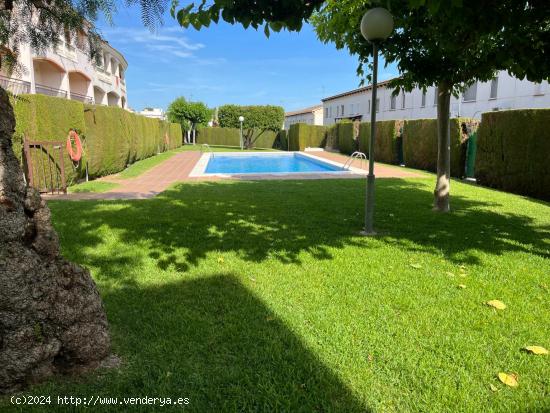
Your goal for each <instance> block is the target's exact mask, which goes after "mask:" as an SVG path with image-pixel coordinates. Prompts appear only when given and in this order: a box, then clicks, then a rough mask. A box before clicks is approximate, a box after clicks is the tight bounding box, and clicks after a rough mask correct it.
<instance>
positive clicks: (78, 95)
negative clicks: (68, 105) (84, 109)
mask: <svg viewBox="0 0 550 413" xmlns="http://www.w3.org/2000/svg"><path fill="white" fill-rule="evenodd" d="M70 93H71V99H72V100H78V101H80V102H84V103H90V104H92V103H94V98H93V97H91V96H88V95H83V94H81V93H76V92H70Z"/></svg>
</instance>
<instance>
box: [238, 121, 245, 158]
mask: <svg viewBox="0 0 550 413" xmlns="http://www.w3.org/2000/svg"><path fill="white" fill-rule="evenodd" d="M239 122H241V151H242V150H243V144H244V143H243V122H244V116H239Z"/></svg>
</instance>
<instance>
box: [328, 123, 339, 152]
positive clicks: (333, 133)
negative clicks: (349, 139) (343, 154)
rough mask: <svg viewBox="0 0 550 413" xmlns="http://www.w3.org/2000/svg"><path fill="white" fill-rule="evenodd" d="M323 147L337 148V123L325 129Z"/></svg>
mask: <svg viewBox="0 0 550 413" xmlns="http://www.w3.org/2000/svg"><path fill="white" fill-rule="evenodd" d="M325 148H326V149H330V150H338V124H337V123H335V124H334V125H332V126H329V127H328V128H327V130H326V142H325Z"/></svg>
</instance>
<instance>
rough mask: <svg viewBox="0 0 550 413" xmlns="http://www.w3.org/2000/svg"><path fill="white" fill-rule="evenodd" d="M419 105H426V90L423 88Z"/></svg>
mask: <svg viewBox="0 0 550 413" xmlns="http://www.w3.org/2000/svg"><path fill="white" fill-rule="evenodd" d="M420 107H421V108H425V107H426V91H425V90H423V91H422V103H421V104H420Z"/></svg>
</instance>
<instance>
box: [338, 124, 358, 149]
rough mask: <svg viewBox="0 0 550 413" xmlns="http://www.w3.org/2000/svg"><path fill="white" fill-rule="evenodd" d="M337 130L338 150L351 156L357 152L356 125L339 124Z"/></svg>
mask: <svg viewBox="0 0 550 413" xmlns="http://www.w3.org/2000/svg"><path fill="white" fill-rule="evenodd" d="M336 130H337V132H336V135H337V136H338V149H339V150H340V152H342V153H345V154H348V155H351V154H352V153H353V152H355V151H356V150H357V140H356V139H355V126H354V124H353V123H352V122H341V123H337V124H336Z"/></svg>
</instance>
